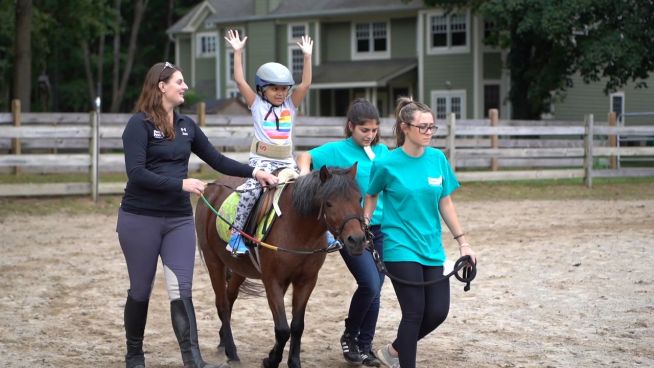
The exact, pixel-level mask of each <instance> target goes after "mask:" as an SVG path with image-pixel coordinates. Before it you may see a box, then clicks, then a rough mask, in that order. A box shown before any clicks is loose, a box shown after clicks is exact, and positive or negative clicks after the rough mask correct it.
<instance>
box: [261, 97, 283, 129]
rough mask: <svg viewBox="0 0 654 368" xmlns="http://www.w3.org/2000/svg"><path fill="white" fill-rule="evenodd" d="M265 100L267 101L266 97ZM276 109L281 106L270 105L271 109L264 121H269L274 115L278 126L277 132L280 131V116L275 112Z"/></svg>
mask: <svg viewBox="0 0 654 368" xmlns="http://www.w3.org/2000/svg"><path fill="white" fill-rule="evenodd" d="M264 99H265V97H264ZM268 103H270V102H268ZM275 107H279V106H275V105H273V104H270V109H268V113H267V114H266V116H265V117H264V118H263V119H264V120H266V119H268V116H270V114H271V113H272V114H273V115H274V116H275V125H276V126H277V130H279V116H277V113H276V112H275Z"/></svg>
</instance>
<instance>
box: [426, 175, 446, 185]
mask: <svg viewBox="0 0 654 368" xmlns="http://www.w3.org/2000/svg"><path fill="white" fill-rule="evenodd" d="M427 183H429V185H431V186H434V187H440V186H441V185H443V177H442V176H439V177H437V178H429V177H428V178H427Z"/></svg>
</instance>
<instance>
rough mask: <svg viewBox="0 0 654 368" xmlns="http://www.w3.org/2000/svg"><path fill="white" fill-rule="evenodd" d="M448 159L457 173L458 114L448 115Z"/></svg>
mask: <svg viewBox="0 0 654 368" xmlns="http://www.w3.org/2000/svg"><path fill="white" fill-rule="evenodd" d="M447 128H448V129H447V158H448V160H449V161H450V166H451V167H452V170H454V171H456V144H455V139H454V138H455V137H456V114H454V113H451V114H449V115H447Z"/></svg>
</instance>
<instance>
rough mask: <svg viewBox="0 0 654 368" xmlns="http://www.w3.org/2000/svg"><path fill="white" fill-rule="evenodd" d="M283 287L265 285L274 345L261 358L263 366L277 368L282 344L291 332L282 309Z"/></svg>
mask: <svg viewBox="0 0 654 368" xmlns="http://www.w3.org/2000/svg"><path fill="white" fill-rule="evenodd" d="M284 293H285V289H284V288H283V287H281V286H280V285H266V294H267V296H268V305H269V306H270V311H271V312H272V315H273V321H274V322H275V345H274V346H273V348H272V349H271V350H270V353H268V357H267V358H265V359H264V360H263V367H264V368H277V367H279V363H280V362H281V361H282V356H283V354H284V346H286V342H287V341H288V338H289V336H290V334H291V332H290V330H289V328H288V321H287V320H286V310H285V309H284Z"/></svg>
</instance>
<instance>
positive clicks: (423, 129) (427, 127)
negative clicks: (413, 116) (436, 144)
mask: <svg viewBox="0 0 654 368" xmlns="http://www.w3.org/2000/svg"><path fill="white" fill-rule="evenodd" d="M405 124H406V125H408V126H412V127H416V128H418V131H419V132H420V133H421V134H426V133H427V132H430V133H432V134H434V133H435V132H436V130H438V127H437V126H436V124H420V125H415V124H411V123H409V122H405Z"/></svg>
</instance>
